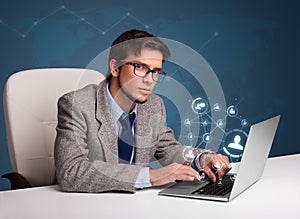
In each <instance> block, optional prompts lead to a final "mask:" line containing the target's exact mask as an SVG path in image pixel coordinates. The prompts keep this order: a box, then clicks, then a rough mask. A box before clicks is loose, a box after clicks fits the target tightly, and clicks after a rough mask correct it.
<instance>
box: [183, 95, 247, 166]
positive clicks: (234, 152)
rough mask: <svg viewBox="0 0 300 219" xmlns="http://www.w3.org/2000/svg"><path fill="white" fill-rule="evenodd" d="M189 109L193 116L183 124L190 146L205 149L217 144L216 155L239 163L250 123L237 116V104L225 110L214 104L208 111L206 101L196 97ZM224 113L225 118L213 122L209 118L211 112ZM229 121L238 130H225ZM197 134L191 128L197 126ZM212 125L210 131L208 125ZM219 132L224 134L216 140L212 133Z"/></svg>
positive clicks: (188, 117)
mask: <svg viewBox="0 0 300 219" xmlns="http://www.w3.org/2000/svg"><path fill="white" fill-rule="evenodd" d="M191 109H192V112H193V114H192V115H190V116H187V117H186V118H185V119H184V121H183V124H184V126H185V127H186V129H187V132H186V133H187V135H186V136H185V137H186V139H187V141H188V142H189V145H190V146H193V147H196V148H205V145H206V144H207V143H210V142H212V141H215V142H219V143H220V148H219V150H218V151H217V152H218V153H223V154H225V155H227V156H228V157H229V159H230V161H231V162H236V161H239V160H240V158H241V157H242V154H243V151H244V146H245V143H246V140H247V137H248V134H247V132H246V131H245V129H246V128H248V127H249V125H250V123H249V121H248V120H247V119H245V118H243V116H242V115H240V114H239V110H238V104H236V105H229V106H228V107H227V108H222V106H221V105H220V104H219V103H214V104H213V106H212V109H210V107H209V104H208V101H207V100H206V99H205V98H202V97H197V98H195V99H194V100H193V101H192V103H191ZM212 110H213V111H215V112H216V113H218V112H225V117H224V118H221V119H218V121H215V120H214V119H213V118H212V117H211V116H210V113H211V111H212ZM230 120H236V121H235V123H237V124H238V125H239V126H240V128H234V129H226V127H225V122H226V121H227V122H228V121H230ZM199 123H200V128H201V129H200V131H199V133H194V131H193V126H194V125H199ZM211 124H213V126H212V127H213V128H212V129H211V130H210V129H209V127H211V126H210V125H211ZM217 129H218V130H221V131H222V132H223V134H224V137H223V139H216V138H215V137H214V132H215V131H216V130H217Z"/></svg>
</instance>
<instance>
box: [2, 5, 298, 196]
mask: <svg viewBox="0 0 300 219" xmlns="http://www.w3.org/2000/svg"><path fill="white" fill-rule="evenodd" d="M62 5H64V6H65V7H66V9H68V10H71V12H74V13H75V14H76V15H79V16H80V17H84V19H85V21H87V22H89V23H90V24H92V25H93V26H91V25H89V24H87V23H86V22H84V21H81V20H80V18H79V17H76V16H74V14H72V13H71V12H70V11H68V10H61V6H62ZM59 9H60V10H59ZM298 9H299V3H298V1H296V0H295V1H276V0H272V1H260V0H253V1H189V0H185V1H179V3H178V2H176V3H175V1H156V0H153V1H148V2H147V1H127V2H126V1H115V0H111V1H103V2H102V1H99V0H98V1H84V2H83V1H79V0H74V1H32V0H31V1H30V0H29V1H24V2H23V1H22V2H21V1H8V0H1V1H0V20H1V21H0V77H1V79H0V86H1V95H2V94H3V87H4V84H5V82H6V80H7V78H8V77H9V76H10V75H11V74H13V73H15V72H17V71H20V70H24V69H31V68H41V67H42V68H45V67H83V68H84V67H86V66H87V65H88V64H89V62H90V61H91V60H92V59H93V58H94V57H95V56H96V55H98V54H99V53H100V52H101V51H103V50H104V49H106V48H108V47H109V46H110V44H111V42H112V41H113V40H114V39H115V38H116V37H117V36H118V35H119V34H120V33H121V32H123V31H125V30H128V29H133V28H136V29H144V30H147V31H149V32H151V33H153V34H155V35H157V36H159V37H163V38H169V39H173V40H177V41H179V42H181V43H184V44H186V45H188V46H190V47H191V48H193V49H194V50H196V51H198V52H199V53H200V54H201V55H202V56H203V57H204V58H205V59H206V60H207V62H208V63H209V64H210V66H211V67H212V68H213V69H214V71H215V73H216V74H217V77H218V78H219V80H220V83H221V85H222V87H223V90H224V93H225V97H226V101H227V104H232V105H236V104H238V108H239V112H240V113H241V114H242V115H243V117H245V118H247V119H248V120H249V121H250V123H255V122H257V121H260V120H263V119H265V118H267V117H271V116H273V115H276V114H281V115H282V120H281V122H280V126H279V129H278V133H277V136H276V138H275V141H274V145H273V148H272V150H271V155H270V156H281V155H287V154H295V153H299V152H300V147H299V144H298V138H297V137H296V136H297V133H296V131H297V129H298V127H299V122H300V121H299V117H298V107H299V103H298V101H299V97H298V95H299V91H298V89H297V88H298V86H299V85H298V84H299V77H298V74H299V49H300V48H299V47H300V45H299V39H300V34H299V27H300V15H299V10H298ZM56 10H58V11H56ZM127 13H130V14H131V15H132V16H127V17H126V15H127ZM122 18H123V19H122ZM41 19H42V20H41ZM35 21H39V22H38V23H37V25H34V26H32V25H33V24H34V22H35ZM145 25H148V28H146V27H145ZM13 29H14V30H13ZM27 31H28V32H27ZM103 31H105V32H106V33H105V35H103V34H102V32H103ZM18 32H19V33H18ZM26 32H27V33H26ZM215 32H218V33H219V35H218V36H216V37H212V36H213V35H214V33H215ZM24 33H26V37H25V38H23V37H22V36H21V35H20V34H24ZM169 71H172V68H171V67H170V69H169ZM174 77H175V78H176V77H177V79H180V78H181V77H183V79H182V80H184V79H185V81H186V86H187V87H189V89H190V90H191V91H192V93H193V95H195V97H196V96H197V95H198V93H199V95H200V94H202V93H203V91H202V90H201V88H199V86H197V85H195V84H194V83H193V81H192V80H188V79H187V78H184V77H185V76H184V75H183V74H180V71H179V73H178V74H177V75H175V76H174ZM174 107H175V106H173V105H172V103H171V102H169V101H168V100H166V108H167V111H168V116H169V117H168V121H167V122H168V125H169V126H171V127H172V128H174V131H175V134H177V135H178V133H179V132H180V130H178V119H177V120H176V118H177V116H178V113H176V110H174ZM28 125H29V126H30V124H28ZM0 127H1V129H0V130H1V131H0V175H2V174H4V173H6V172H9V171H11V167H10V162H9V157H8V151H7V140H6V133H5V124H4V117H3V105H2V102H1V103H0ZM232 128H234V125H233V127H232ZM8 188H9V183H8V181H7V180H5V179H0V190H6V189H8Z"/></svg>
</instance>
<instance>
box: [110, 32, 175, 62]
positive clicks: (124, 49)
mask: <svg viewBox="0 0 300 219" xmlns="http://www.w3.org/2000/svg"><path fill="white" fill-rule="evenodd" d="M143 48H150V49H153V50H158V51H160V52H161V53H162V55H163V60H165V59H167V58H168V57H169V56H170V51H169V48H168V47H167V46H166V45H165V44H164V43H163V42H162V41H161V40H160V39H158V38H157V37H155V36H153V35H152V34H150V33H148V32H146V31H142V30H129V31H126V32H124V33H122V34H121V35H120V36H119V37H118V38H116V39H115V41H114V42H113V43H112V45H111V49H110V53H109V61H110V60H111V59H116V60H117V61H118V60H124V59H125V58H126V57H127V56H128V55H130V54H134V55H139V54H140V53H141V50H142V49H143Z"/></svg>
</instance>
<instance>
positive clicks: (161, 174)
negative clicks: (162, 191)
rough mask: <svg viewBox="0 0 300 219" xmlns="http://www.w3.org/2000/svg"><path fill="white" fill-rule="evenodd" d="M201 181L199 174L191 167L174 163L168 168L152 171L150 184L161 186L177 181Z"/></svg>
mask: <svg viewBox="0 0 300 219" xmlns="http://www.w3.org/2000/svg"><path fill="white" fill-rule="evenodd" d="M195 179H198V180H200V176H199V173H198V172H197V171H196V170H194V169H193V168H192V167H190V166H186V165H183V164H178V163H173V164H170V165H168V166H165V167H162V168H159V169H154V170H150V182H151V184H152V186H160V185H164V184H167V183H170V182H175V181H176V180H188V181H193V180H195Z"/></svg>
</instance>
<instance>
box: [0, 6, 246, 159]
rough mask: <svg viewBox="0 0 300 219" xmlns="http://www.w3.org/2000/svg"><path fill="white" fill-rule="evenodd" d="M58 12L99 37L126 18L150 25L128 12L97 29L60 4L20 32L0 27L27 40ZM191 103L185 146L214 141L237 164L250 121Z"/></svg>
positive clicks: (233, 108) (200, 100) (231, 110)
mask: <svg viewBox="0 0 300 219" xmlns="http://www.w3.org/2000/svg"><path fill="white" fill-rule="evenodd" d="M60 13H61V14H62V13H63V14H67V15H69V16H70V17H73V18H75V20H76V21H77V22H78V23H79V24H82V25H86V26H88V27H90V28H92V29H93V30H94V31H95V32H96V33H99V35H102V36H104V35H106V34H107V33H109V32H110V31H111V30H113V29H114V28H116V27H117V26H118V25H121V24H122V22H123V21H124V20H126V19H130V20H132V21H134V22H136V23H137V24H139V25H142V26H143V27H144V28H145V29H149V28H150V25H149V24H145V23H144V22H142V21H141V20H140V19H138V18H137V17H135V16H133V15H132V13H130V12H129V11H128V10H127V11H125V12H124V13H123V14H121V15H120V17H119V18H116V19H115V21H114V22H111V23H110V24H109V25H108V26H106V27H99V26H98V25H96V24H95V22H92V21H91V20H92V19H88V18H87V15H86V14H85V16H83V15H82V14H83V13H78V12H75V11H73V10H71V9H69V8H68V7H66V6H65V5H61V6H60V7H58V8H57V9H55V10H54V11H52V12H51V13H49V14H47V15H46V16H44V17H41V18H39V19H36V20H35V21H34V22H32V23H31V24H29V27H28V28H27V29H26V30H25V31H21V30H20V29H18V28H16V27H13V26H12V25H10V24H9V23H7V22H5V21H4V20H3V19H1V17H0V26H4V27H5V28H7V29H8V30H10V31H12V32H14V33H16V34H17V35H18V36H20V37H21V38H27V37H28V36H29V35H30V33H31V32H32V31H33V30H34V28H36V27H38V26H39V25H42V24H43V23H45V22H46V21H47V20H48V19H50V18H51V17H53V16H55V15H58V14H60ZM219 35H220V34H219V32H214V33H212V35H211V36H210V37H209V38H208V39H207V40H206V41H205V42H203V43H202V45H201V46H200V47H199V48H198V49H197V50H195V51H196V52H195V53H192V54H191V55H189V56H187V57H184V58H185V59H184V60H181V61H183V62H182V63H181V64H180V65H178V66H177V68H176V69H175V70H174V71H172V72H170V75H169V78H173V76H174V75H175V74H177V73H178V72H179V71H180V70H181V69H182V68H184V67H185V65H188V63H189V62H190V61H191V60H192V59H193V58H195V56H196V55H197V54H198V53H200V51H201V50H203V49H204V48H205V47H206V46H207V45H208V44H210V43H211V42H212V41H213V40H214V39H216V38H217V37H218V36H219ZM190 103H191V108H190V109H191V110H192V111H191V113H190V115H187V116H186V117H185V118H183V121H181V122H180V123H181V124H183V127H185V128H186V130H185V134H183V136H184V138H185V139H186V141H187V145H190V146H192V147H201V148H205V146H206V145H207V144H209V143H211V142H212V141H215V142H218V145H220V148H219V151H218V152H220V153H223V154H225V155H227V156H228V157H229V158H230V160H231V161H239V159H240V158H241V156H242V153H243V150H244V145H245V142H246V139H247V137H248V136H247V133H246V132H245V129H246V128H247V127H249V121H248V120H247V119H245V118H243V117H242V116H241V115H240V113H239V109H238V104H236V105H229V106H227V107H226V108H225V106H221V105H220V104H219V103H213V104H212V105H211V103H210V104H209V101H208V100H206V99H205V98H204V97H197V98H195V99H193V100H190ZM212 111H214V113H218V112H222V117H223V115H225V117H224V118H220V119H218V120H217V121H215V120H214V119H213V118H212V116H211V112H212ZM228 120H236V121H238V123H236V124H237V125H235V128H226V126H227V124H226V121H228ZM196 125H200V130H199V133H195V132H194V129H193V126H196ZM237 127H238V128H237ZM210 128H211V129H210ZM217 131H221V132H222V133H223V138H222V139H216V138H215V136H214V132H217Z"/></svg>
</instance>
